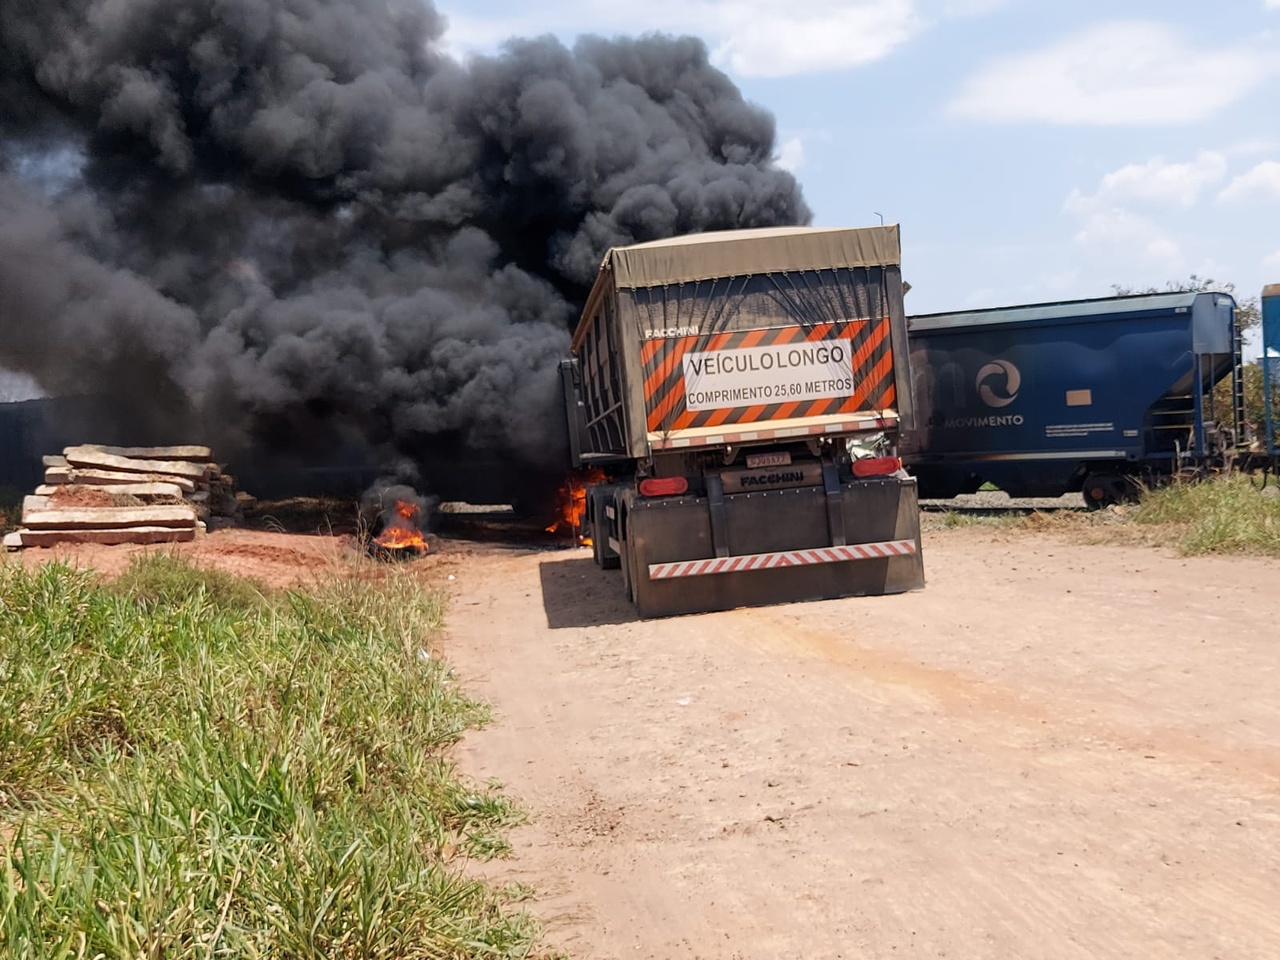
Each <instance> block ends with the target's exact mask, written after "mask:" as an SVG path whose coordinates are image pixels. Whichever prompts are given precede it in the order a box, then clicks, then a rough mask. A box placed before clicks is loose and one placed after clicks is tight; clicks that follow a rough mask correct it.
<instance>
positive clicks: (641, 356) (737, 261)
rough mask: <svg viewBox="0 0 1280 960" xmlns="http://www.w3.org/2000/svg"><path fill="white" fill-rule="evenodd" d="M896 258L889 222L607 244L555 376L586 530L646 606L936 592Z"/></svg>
mask: <svg viewBox="0 0 1280 960" xmlns="http://www.w3.org/2000/svg"><path fill="white" fill-rule="evenodd" d="M899 251H900V244H899V234H898V228H897V227H896V226H884V227H874V228H866V229H818V228H802V227H788V228H769V229H757V230H736V231H724V232H713V233H704V234H697V235H692V236H685V237H676V238H673V239H670V240H661V241H656V242H652V243H642V244H637V245H633V246H627V247H616V248H614V249H612V250H610V251H609V252H608V253H607V254H606V256H605V258H604V261H603V263H602V264H601V267H600V271H599V274H598V276H597V278H596V281H595V284H594V286H593V287H592V290H591V293H590V295H589V297H588V299H587V302H586V306H585V308H584V310H583V313H582V317H581V320H580V322H579V323H578V326H577V329H576V331H575V333H574V336H573V340H572V345H571V354H572V355H571V357H570V358H569V359H567V360H565V361H564V362H562V364H561V367H560V372H561V383H562V387H563V390H564V396H565V403H566V410H567V414H568V424H569V434H570V445H571V455H572V461H573V465H574V467H575V469H577V470H579V471H591V476H592V477H594V480H593V482H591V483H590V484H589V485H587V486H585V489H584V492H583V494H582V499H581V503H582V507H583V511H582V514H583V515H582V520H581V524H582V528H583V530H584V533H585V536H586V537H587V538H589V539H590V540H591V542H592V546H593V551H594V555H595V560H596V562H597V563H598V564H599V565H600V566H602V567H605V568H620V569H621V572H622V582H623V586H624V589H625V590H626V593H627V596H628V598H629V599H630V600H632V601H633V602H634V603H635V605H636V607H637V609H638V611H639V613H640V615H641V616H642V617H658V616H669V615H674V614H683V613H693V612H700V611H709V610H720V609H729V608H733V607H739V606H748V605H754V604H767V603H781V602H787V601H795V600H808V599H826V598H833V597H846V596H859V595H874V594H886V593H897V592H901V591H906V590H911V589H915V588H919V587H921V586H923V585H924V568H923V562H922V559H921V553H920V526H919V511H918V507H917V495H916V484H915V480H914V479H913V478H911V477H909V476H907V474H906V473H905V472H904V471H903V470H902V465H901V462H900V461H899V459H898V457H897V449H896V443H897V437H898V432H899V430H901V429H904V428H906V427H909V426H910V425H911V423H912V416H913V409H912V395H911V375H910V371H909V369H908V351H907V340H906V338H907V329H906V319H905V315H904V312H903V299H902V298H903V286H902V275H901V267H900V252H899ZM870 438H879V440H878V443H879V447H878V449H876V450H875V451H874V453H875V454H877V455H873V456H859V457H857V458H854V457H853V456H852V455H851V453H850V450H851V445H855V444H859V443H861V442H865V441H867V440H868V439H870Z"/></svg>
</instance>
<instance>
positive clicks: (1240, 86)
mask: <svg viewBox="0 0 1280 960" xmlns="http://www.w3.org/2000/svg"><path fill="white" fill-rule="evenodd" d="M1276 63H1277V58H1275V57H1274V56H1272V55H1269V54H1268V53H1267V52H1266V51H1262V50H1257V49H1254V48H1251V47H1246V46H1236V47H1217V48H1213V47H1209V46H1206V45H1205V44H1203V43H1199V42H1188V41H1187V40H1186V39H1184V38H1183V37H1182V36H1181V35H1180V34H1179V33H1178V32H1177V31H1176V30H1174V29H1173V28H1172V27H1170V26H1168V25H1166V24H1162V23H1154V22H1143V21H1118V22H1113V23H1107V24H1101V25H1098V26H1095V27H1092V28H1090V29H1088V30H1086V31H1084V32H1083V33H1080V34H1077V35H1076V36H1073V37H1070V38H1068V39H1066V40H1063V41H1061V42H1059V43H1056V44H1054V45H1052V46H1050V47H1047V48H1045V49H1042V50H1036V51H1033V52H1030V53H1023V54H1017V55H1015V56H1011V57H1008V58H1005V59H1003V60H998V61H996V62H994V63H991V64H989V65H988V66H987V67H985V68H984V69H982V70H981V71H979V72H978V73H977V74H976V75H974V76H973V77H971V78H970V79H969V80H968V81H967V83H966V84H965V86H964V88H963V89H962V90H961V92H960V94H959V95H958V96H957V97H956V99H955V100H953V101H952V102H951V104H950V106H949V110H950V113H951V114H952V115H953V116H956V117H962V118H966V119H973V120H982V121H986V122H991V123H1015V122H1020V121H1039V122H1045V123H1063V124H1176V123H1191V122H1195V121H1199V120H1204V119H1205V118H1207V117H1210V116H1212V115H1213V114H1215V113H1217V112H1218V111H1219V110H1220V109H1222V108H1223V107H1225V106H1227V105H1228V104H1230V103H1232V102H1234V101H1235V100H1238V99H1239V98H1240V97H1242V96H1244V95H1245V94H1246V93H1248V92H1249V91H1250V90H1252V89H1253V88H1254V87H1256V86H1257V85H1258V84H1259V83H1261V82H1262V81H1263V80H1264V79H1266V77H1267V76H1268V75H1269V74H1271V73H1273V72H1275V70H1276Z"/></svg>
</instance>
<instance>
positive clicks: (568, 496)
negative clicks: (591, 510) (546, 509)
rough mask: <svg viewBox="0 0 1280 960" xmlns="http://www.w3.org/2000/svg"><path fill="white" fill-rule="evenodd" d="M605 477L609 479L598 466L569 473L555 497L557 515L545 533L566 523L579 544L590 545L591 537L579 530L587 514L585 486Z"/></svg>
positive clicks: (600, 480) (598, 481)
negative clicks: (574, 533)
mask: <svg viewBox="0 0 1280 960" xmlns="http://www.w3.org/2000/svg"><path fill="white" fill-rule="evenodd" d="M607 479H609V478H608V476H607V475H606V474H605V472H604V471H603V470H601V469H599V468H598V467H592V468H589V469H586V470H578V471H575V472H574V473H573V474H571V475H570V477H569V479H568V480H567V481H565V485H564V486H563V487H561V488H560V491H559V493H558V495H557V497H556V512H557V513H558V514H559V517H557V519H556V520H555V521H553V522H552V523H551V525H550V526H548V527H547V533H555V532H556V531H557V530H559V529H560V528H561V527H563V526H566V525H567V526H568V527H569V528H570V529H571V530H574V531H575V532H577V535H578V542H579V543H580V544H582V545H583V546H587V547H589V546H591V542H592V541H591V538H590V537H589V536H586V535H585V534H583V533H582V532H581V530H582V521H583V518H584V517H585V516H586V514H587V487H588V486H589V485H591V484H593V483H600V482H602V481H604V480H607Z"/></svg>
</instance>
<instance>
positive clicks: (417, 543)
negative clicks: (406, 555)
mask: <svg viewBox="0 0 1280 960" xmlns="http://www.w3.org/2000/svg"><path fill="white" fill-rule="evenodd" d="M419 513H420V511H419V509H418V505H417V504H416V503H406V502H405V501H403V500H397V501H396V505H395V512H394V514H393V515H392V517H391V519H390V520H389V521H388V522H387V525H386V527H385V528H383V531H382V533H380V534H378V535H377V536H376V537H374V539H373V542H374V543H375V544H377V545H378V546H380V547H382V548H383V549H385V550H416V551H417V552H418V553H426V552H427V540H426V538H425V537H424V536H423V535H422V531H421V530H420V529H419V528H418V514H419Z"/></svg>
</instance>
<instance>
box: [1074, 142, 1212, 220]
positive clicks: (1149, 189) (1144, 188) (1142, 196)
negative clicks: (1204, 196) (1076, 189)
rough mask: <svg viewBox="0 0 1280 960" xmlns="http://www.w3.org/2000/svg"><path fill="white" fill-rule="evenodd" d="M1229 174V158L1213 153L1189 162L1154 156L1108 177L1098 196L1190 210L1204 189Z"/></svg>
mask: <svg viewBox="0 0 1280 960" xmlns="http://www.w3.org/2000/svg"><path fill="white" fill-rule="evenodd" d="M1226 172H1227V160H1226V157H1224V156H1223V155H1222V154H1221V153H1218V152H1216V151H1212V150H1204V151H1201V152H1200V153H1199V154H1198V155H1197V156H1196V158H1195V159H1194V160H1192V161H1189V162H1187V163H1166V162H1165V161H1164V158H1162V157H1153V158H1152V159H1150V160H1148V161H1147V162H1146V163H1131V164H1129V165H1127V166H1124V167H1121V168H1120V169H1119V170H1114V171H1112V172H1111V173H1108V174H1106V175H1105V176H1104V177H1103V178H1102V181H1101V182H1100V183H1099V184H1098V192H1097V194H1096V195H1095V196H1096V198H1097V199H1100V200H1113V201H1116V202H1124V201H1145V202H1149V203H1154V204H1171V203H1172V204H1177V205H1179V206H1183V207H1189V206H1191V205H1192V204H1194V203H1195V202H1196V200H1198V199H1199V198H1200V192H1201V191H1202V190H1203V189H1204V188H1205V187H1208V186H1210V185H1212V184H1214V183H1217V182H1218V181H1219V180H1221V179H1222V178H1223V176H1224V175H1225V174H1226Z"/></svg>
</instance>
